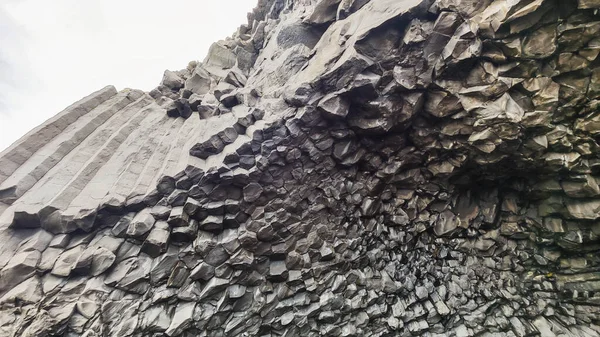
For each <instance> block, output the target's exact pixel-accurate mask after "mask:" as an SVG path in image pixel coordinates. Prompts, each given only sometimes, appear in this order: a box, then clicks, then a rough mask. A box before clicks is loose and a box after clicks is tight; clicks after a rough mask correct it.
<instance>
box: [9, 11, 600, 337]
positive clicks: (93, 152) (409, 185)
mask: <svg viewBox="0 0 600 337" xmlns="http://www.w3.org/2000/svg"><path fill="white" fill-rule="evenodd" d="M598 8H600V2H599V1H595V0H578V1H576V0H565V1H562V0H560V1H559V0H521V1H519V0H495V1H492V0H487V1H471V0H436V1H433V0H429V1H420V0H401V1H400V0H370V1H369V0H320V1H316V0H295V1H292V0H287V1H286V0H260V1H259V4H258V6H257V8H256V9H255V10H254V12H253V13H251V14H249V16H248V24H247V25H243V26H241V27H240V28H239V30H238V32H237V33H236V34H234V36H233V38H231V39H228V40H225V41H220V42H218V43H216V44H214V45H213V47H212V48H211V50H210V52H209V55H208V56H207V57H206V59H205V60H204V61H203V62H202V63H196V62H193V63H190V65H189V66H188V68H187V69H184V70H181V71H175V72H172V71H167V72H165V74H164V78H163V81H162V83H161V85H160V86H159V87H158V88H156V89H155V90H153V91H151V92H150V93H143V92H140V91H135V90H125V91H122V92H118V93H117V92H116V90H115V89H114V88H112V87H108V88H105V89H103V90H101V91H99V92H96V93H94V94H92V95H91V96H89V97H87V98H84V99H83V100H82V101H80V102H78V103H76V104H74V105H73V106H71V107H69V108H67V109H66V110H65V111H64V112H62V113H60V114H59V115H57V117H55V118H54V119H52V120H50V121H48V122H46V123H45V124H44V125H42V126H40V127H39V128H38V129H36V130H34V131H32V132H31V133H30V134H29V135H27V136H25V137H24V138H23V139H21V140H20V141H19V142H17V143H16V144H14V145H13V146H12V147H11V148H9V149H8V150H6V151H5V152H3V153H2V154H1V155H0V200H1V203H0V212H1V217H0V219H1V220H0V224H1V226H2V227H0V228H1V229H2V230H1V232H0V239H1V240H2V244H1V245H0V253H1V255H0V256H1V257H2V258H1V259H0V335H1V336H56V335H60V336H87V337H92V336H120V337H125V336H165V335H166V336H457V337H463V336H519V337H522V336H598V335H599V334H600V326H599V325H597V324H598V323H599V320H600V307H599V306H598V305H599V304H600V295H599V294H598V291H600V272H599V271H598V270H599V267H600V258H599V256H598V251H599V250H600V246H599V243H600V237H599V235H600V223H599V222H598V219H599V218H600V187H599V185H598V179H599V177H600V157H599V156H598V153H599V152H598V151H599V145H598V136H599V134H600V117H599V116H600V115H599V113H598V111H599V110H598V106H599V105H600V100H598V97H599V95H600V64H599V61H598V59H597V56H598V53H599V52H600V34H599V33H600V15H599V14H598Z"/></svg>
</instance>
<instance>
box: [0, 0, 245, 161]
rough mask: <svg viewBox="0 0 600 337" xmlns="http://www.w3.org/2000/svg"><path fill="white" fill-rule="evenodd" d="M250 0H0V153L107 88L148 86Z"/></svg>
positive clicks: (202, 46) (194, 56) (213, 37)
mask: <svg viewBox="0 0 600 337" xmlns="http://www.w3.org/2000/svg"><path fill="white" fill-rule="evenodd" d="M255 4H256V1H255V0H172V1H163V0H125V1H124V0H85V1H82V0H52V1H48V0H0V46H1V47H0V151H2V150H4V149H5V148H7V147H8V146H9V145H10V144H11V143H13V142H14V141H16V140H17V139H19V138H20V137H21V136H23V135H24V134H25V133H27V132H28V131H29V130H31V129H32V128H34V127H35V126H37V125H39V124H41V123H43V122H44V121H45V120H46V119H48V118H50V117H52V116H54V115H55V114H57V113H58V112H60V111H61V110H63V109H64V108H65V107H67V106H68V105H70V104H71V103H73V102H75V101H77V100H79V99H80V98H82V97H84V96H87V95H88V94H90V93H92V92H93V91H96V90H98V89H100V88H102V87H104V86H106V85H109V84H112V85H115V86H116V87H117V89H119V90H121V89H123V88H136V89H142V90H146V91H149V90H151V89H152V88H154V87H156V86H157V85H158V84H159V82H160V80H161V78H162V74H163V71H164V70H165V69H171V70H178V69H182V68H185V67H186V66H187V64H188V62H189V61H191V60H202V59H204V56H205V55H206V53H207V51H208V48H209V47H210V45H211V44H212V43H213V42H215V41H217V40H220V39H223V38H225V37H227V36H230V35H231V34H232V33H233V32H234V31H235V30H236V29H237V27H238V26H239V25H240V24H242V23H246V21H247V20H246V13H247V12H249V11H251V10H252V8H253V7H254V5H255Z"/></svg>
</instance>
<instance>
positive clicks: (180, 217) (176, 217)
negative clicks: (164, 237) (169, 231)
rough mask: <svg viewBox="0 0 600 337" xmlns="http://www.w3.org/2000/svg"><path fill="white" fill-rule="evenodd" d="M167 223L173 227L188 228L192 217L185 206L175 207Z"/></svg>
mask: <svg viewBox="0 0 600 337" xmlns="http://www.w3.org/2000/svg"><path fill="white" fill-rule="evenodd" d="M167 222H168V224H169V225H170V226H171V227H187V226H189V225H190V216H189V214H187V213H186V212H185V210H184V207H183V206H178V207H173V209H172V210H171V213H170V214H169V220H167Z"/></svg>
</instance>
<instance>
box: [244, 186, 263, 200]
mask: <svg viewBox="0 0 600 337" xmlns="http://www.w3.org/2000/svg"><path fill="white" fill-rule="evenodd" d="M262 192H263V188H262V186H260V185H259V184H258V183H250V184H248V185H246V187H244V200H245V201H246V202H254V201H256V200H258V198H259V197H260V195H261V194H262Z"/></svg>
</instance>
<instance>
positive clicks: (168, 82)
mask: <svg viewBox="0 0 600 337" xmlns="http://www.w3.org/2000/svg"><path fill="white" fill-rule="evenodd" d="M161 84H162V85H164V86H166V87H167V88H169V89H171V90H179V89H181V88H182V87H183V79H182V78H181V77H180V76H179V75H178V74H177V73H175V72H173V71H170V70H165V73H164V74H163V78H162V81H161Z"/></svg>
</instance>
